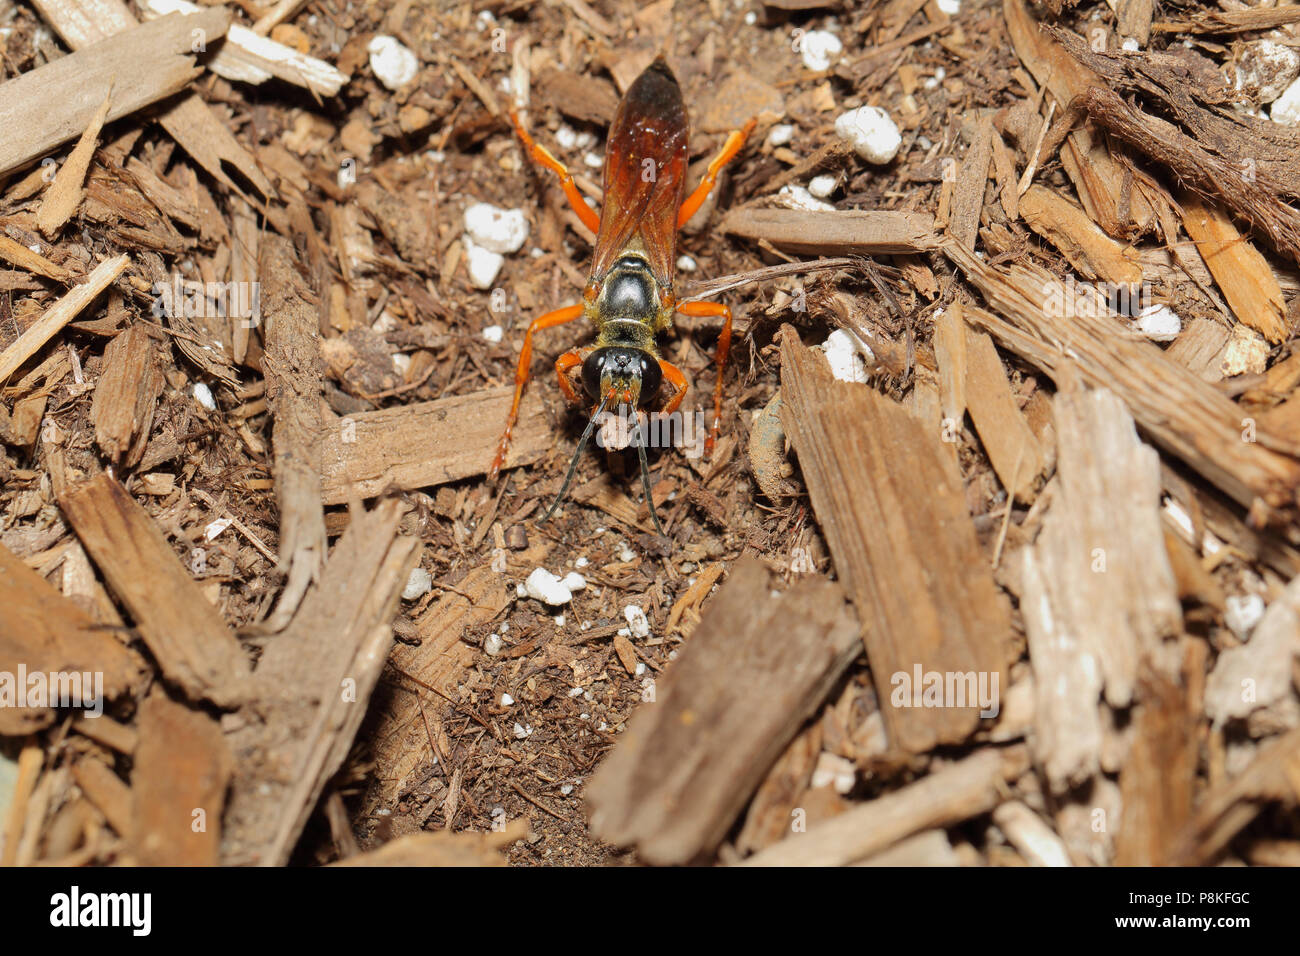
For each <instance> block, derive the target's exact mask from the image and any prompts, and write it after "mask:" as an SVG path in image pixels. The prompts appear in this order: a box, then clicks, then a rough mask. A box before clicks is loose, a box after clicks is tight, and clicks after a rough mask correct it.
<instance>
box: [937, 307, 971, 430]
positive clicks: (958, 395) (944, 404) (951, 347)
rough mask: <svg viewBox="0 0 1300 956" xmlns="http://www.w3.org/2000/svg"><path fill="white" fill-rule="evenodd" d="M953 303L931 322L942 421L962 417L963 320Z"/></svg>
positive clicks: (956, 423) (958, 422) (954, 422)
mask: <svg viewBox="0 0 1300 956" xmlns="http://www.w3.org/2000/svg"><path fill="white" fill-rule="evenodd" d="M955 306H956V303H954V304H953V306H950V307H949V308H947V309H944V311H943V315H940V316H938V317H937V318H936V319H935V322H934V360H935V362H936V364H938V366H939V405H940V407H941V408H942V410H943V417H944V419H945V420H946V423H947V424H948V425H949V426H951V427H953V428H959V427H960V426H961V423H962V421H964V420H965V418H966V323H965V320H964V319H963V318H962V314H961V310H960V309H958V308H956V307H955Z"/></svg>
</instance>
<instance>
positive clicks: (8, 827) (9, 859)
mask: <svg viewBox="0 0 1300 956" xmlns="http://www.w3.org/2000/svg"><path fill="white" fill-rule="evenodd" d="M44 763H45V751H44V749H43V748H41V747H39V746H37V745H36V744H34V743H33V744H28V745H27V746H25V747H23V749H22V750H21V751H20V752H19V754H18V779H17V780H15V781H14V786H13V793H12V797H11V798H10V803H9V812H8V814H7V815H6V817H5V820H4V829H3V831H0V866H4V867H10V866H13V865H14V863H15V862H16V861H17V859H18V844H19V842H20V841H21V840H22V836H23V825H24V823H25V822H26V819H27V804H28V801H29V800H30V799H31V796H32V791H33V790H35V789H36V781H37V778H38V777H39V776H40V773H41V767H42V766H43V765H44Z"/></svg>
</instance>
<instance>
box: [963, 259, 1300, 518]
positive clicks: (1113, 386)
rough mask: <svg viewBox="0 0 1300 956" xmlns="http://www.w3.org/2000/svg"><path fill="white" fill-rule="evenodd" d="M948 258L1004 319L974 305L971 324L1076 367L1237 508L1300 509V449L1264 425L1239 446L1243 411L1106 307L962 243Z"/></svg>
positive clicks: (1035, 358) (1020, 350)
mask: <svg viewBox="0 0 1300 956" xmlns="http://www.w3.org/2000/svg"><path fill="white" fill-rule="evenodd" d="M944 252H945V255H947V256H948V258H949V259H951V260H952V261H953V262H954V263H955V264H956V265H957V266H958V267H959V268H960V269H961V270H962V272H963V273H965V275H966V278H967V279H969V280H970V282H971V283H972V284H973V285H974V286H975V287H976V288H977V289H979V291H980V293H981V294H982V295H983V296H984V298H985V300H986V301H988V302H989V304H990V305H991V306H992V307H993V308H994V310H995V311H996V312H997V313H999V315H1000V316H1001V318H999V315H992V314H990V313H988V312H985V311H984V310H982V309H976V308H968V309H967V310H966V318H967V321H969V322H972V323H973V324H975V325H976V326H978V327H980V328H982V329H984V330H985V331H987V332H989V333H990V334H991V335H992V336H993V337H994V338H995V339H997V340H998V343H999V344H1000V345H1001V346H1002V347H1003V348H1005V349H1007V350H1008V351H1010V352H1013V353H1015V354H1016V355H1019V356H1020V357H1022V358H1024V359H1025V360H1027V361H1028V362H1030V363H1031V364H1032V365H1035V366H1037V367H1038V368H1041V369H1043V370H1044V371H1046V372H1047V373H1048V374H1049V375H1052V376H1053V377H1055V376H1057V375H1058V374H1059V373H1060V372H1061V370H1063V369H1064V368H1066V367H1067V366H1070V367H1073V368H1077V370H1078V373H1079V376H1080V377H1081V379H1082V380H1083V382H1084V383H1085V384H1087V385H1089V386H1092V387H1104V388H1108V389H1110V390H1111V391H1113V392H1114V393H1115V394H1117V395H1120V396H1122V397H1123V399H1124V402H1125V404H1126V405H1127V406H1128V409H1129V412H1130V414H1132V416H1133V417H1134V418H1135V419H1137V422H1138V424H1139V425H1141V426H1142V428H1143V429H1144V430H1145V431H1146V432H1147V433H1148V434H1149V435H1150V436H1151V437H1152V438H1153V439H1154V440H1155V442H1156V443H1157V444H1158V445H1160V446H1161V447H1162V448H1164V449H1165V450H1166V451H1168V452H1170V453H1171V454H1173V455H1175V456H1176V457H1178V458H1181V459H1183V460H1184V461H1186V462H1187V463H1188V464H1189V465H1191V466H1192V467H1193V468H1194V469H1196V470H1197V471H1199V472H1200V473H1201V474H1203V475H1204V476H1205V477H1206V478H1208V479H1209V480H1210V481H1211V482H1213V483H1214V484H1215V485H1217V486H1218V487H1219V488H1221V489H1222V490H1223V491H1224V492H1225V493H1227V494H1228V495H1229V496H1230V497H1232V498H1233V499H1235V500H1236V501H1238V502H1239V503H1241V504H1243V505H1245V506H1248V507H1249V506H1250V505H1251V504H1253V503H1254V501H1255V500H1256V499H1257V498H1258V499H1262V501H1263V502H1264V503H1266V504H1267V505H1269V506H1270V507H1273V508H1278V509H1287V510H1290V509H1293V508H1294V507H1295V493H1296V489H1297V488H1298V487H1300V462H1297V461H1296V460H1295V458H1294V457H1292V455H1293V454H1300V445H1298V444H1297V443H1295V442H1294V441H1291V440H1288V439H1287V438H1286V436H1280V435H1278V434H1276V433H1273V432H1269V431H1267V430H1266V429H1265V428H1262V427H1261V428H1260V429H1259V430H1258V432H1257V435H1256V438H1257V440H1256V441H1255V442H1246V441H1242V428H1243V425H1242V418H1243V415H1242V411H1241V408H1240V407H1239V406H1238V405H1236V404H1235V403H1234V402H1233V401H1232V400H1231V399H1229V398H1227V397H1225V396H1224V395H1223V394H1222V393H1220V392H1218V391H1217V390H1216V389H1214V388H1213V387H1212V386H1211V385H1209V384H1207V383H1206V382H1204V381H1202V380H1201V379H1200V378H1198V377H1197V376H1196V375H1195V374H1193V373H1192V372H1190V371H1188V370H1187V369H1186V368H1184V367H1183V366H1182V365H1180V364H1178V363H1177V362H1174V361H1172V360H1170V359H1169V358H1168V357H1167V356H1166V355H1165V354H1164V353H1163V352H1162V351H1161V350H1160V349H1159V348H1158V347H1157V346H1155V345H1152V344H1151V343H1149V342H1143V341H1136V340H1134V339H1132V338H1131V337H1129V336H1126V335H1125V330H1124V327H1123V325H1122V324H1120V323H1119V321H1118V320H1117V319H1115V318H1113V317H1112V316H1111V315H1110V314H1109V313H1108V311H1107V310H1106V309H1105V306H1104V304H1101V303H1088V302H1074V300H1073V299H1072V298H1071V297H1070V296H1069V295H1067V294H1065V291H1064V290H1063V287H1062V285H1061V283H1060V281H1059V280H1057V279H1056V278H1055V277H1053V276H1052V275H1050V274H1049V273H1047V272H1045V271H1043V270H1041V269H1037V268H1034V267H1031V266H1028V265H1023V264H1017V265H1013V266H1009V267H1007V268H1005V269H1001V268H997V267H993V266H990V265H988V264H987V263H985V262H982V261H981V260H980V259H978V258H977V257H976V256H974V255H973V254H971V253H969V252H967V251H966V250H965V249H962V248H961V247H959V246H946V247H945V250H944ZM1261 424H1262V423H1261ZM1282 452H1286V453H1285V454H1283V453H1282Z"/></svg>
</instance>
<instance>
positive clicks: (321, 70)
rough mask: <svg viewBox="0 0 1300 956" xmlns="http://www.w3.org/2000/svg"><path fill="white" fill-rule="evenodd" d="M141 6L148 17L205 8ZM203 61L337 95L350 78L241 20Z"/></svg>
mask: <svg viewBox="0 0 1300 956" xmlns="http://www.w3.org/2000/svg"><path fill="white" fill-rule="evenodd" d="M141 7H142V9H143V13H144V16H145V19H146V20H152V19H156V18H157V17H160V16H166V15H167V14H169V13H181V14H187V13H194V12H195V11H197V10H199V9H201V8H200V7H199V6H198V5H197V4H193V3H189V2H187V0H145V2H144V3H143V4H141ZM203 65H204V66H206V67H207V68H208V69H209V70H211V71H212V72H213V73H215V74H217V76H220V77H222V78H223V79H227V80H234V81H236V82H240V83H252V84H260V83H265V82H266V81H267V80H269V79H271V77H277V78H279V79H281V80H284V81H285V82H286V83H294V84H296V85H298V86H301V87H304V88H305V89H308V90H311V91H312V92H313V93H318V94H320V95H321V96H333V95H334V94H336V93H337V92H338V91H339V89H340V88H341V87H342V86H343V84H344V83H345V82H346V81H347V78H346V77H345V76H344V75H343V74H342V73H340V72H339V71H338V70H336V69H335V68H334V67H332V66H330V64H328V63H326V62H325V61H324V60H318V59H317V58H316V57H314V56H308V55H307V54H305V53H299V52H298V51H297V50H295V49H292V48H291V47H287V46H285V45H284V44H283V43H277V42H276V41H274V40H271V39H268V38H267V37H265V36H260V35H259V34H257V33H255V32H254V31H253V30H250V29H249V28H248V27H246V26H242V25H241V24H238V23H232V24H231V25H230V29H229V30H228V31H227V32H226V40H225V42H224V43H223V44H221V46H220V47H219V48H218V49H217V50H216V52H215V53H213V54H212V55H211V56H210V57H208V58H207V59H206V60H205V62H204V64H203Z"/></svg>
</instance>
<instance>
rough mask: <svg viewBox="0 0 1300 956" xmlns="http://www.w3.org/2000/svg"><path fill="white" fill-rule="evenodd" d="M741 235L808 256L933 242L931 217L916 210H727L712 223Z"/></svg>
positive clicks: (910, 248) (918, 248) (909, 248)
mask: <svg viewBox="0 0 1300 956" xmlns="http://www.w3.org/2000/svg"><path fill="white" fill-rule="evenodd" d="M718 228H719V229H720V230H721V231H722V232H728V233H731V234H732V235H736V236H742V237H743V238H746V239H765V240H767V241H768V242H770V243H772V244H773V245H775V246H777V247H779V248H781V249H786V250H789V251H791V252H805V253H809V254H813V255H818V254H820V255H828V256H829V255H849V254H854V255H886V254H889V253H903V252H924V251H926V250H929V249H934V248H936V247H937V246H938V245H939V237H938V236H937V235H935V232H934V219H933V218H932V217H931V216H929V215H927V214H925V213H920V212H892V211H864V210H856V209H851V210H837V211H834V212H809V211H807V210H802V209H764V208H750V207H741V208H739V209H733V210H732V211H731V212H729V213H727V215H726V216H725V217H724V218H723V220H722V223H721V225H720V226H719V227H718Z"/></svg>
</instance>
